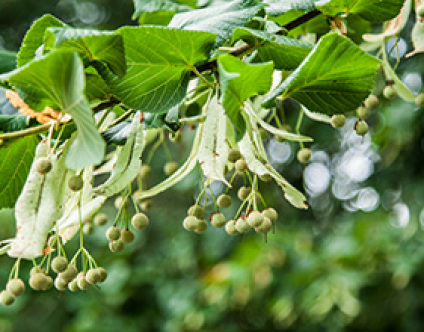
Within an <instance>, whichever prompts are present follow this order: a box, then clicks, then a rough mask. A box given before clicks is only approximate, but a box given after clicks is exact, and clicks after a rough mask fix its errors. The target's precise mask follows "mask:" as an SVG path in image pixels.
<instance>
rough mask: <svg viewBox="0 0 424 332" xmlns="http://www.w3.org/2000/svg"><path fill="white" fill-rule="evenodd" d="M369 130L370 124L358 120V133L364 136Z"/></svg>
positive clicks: (356, 129) (356, 125)
mask: <svg viewBox="0 0 424 332" xmlns="http://www.w3.org/2000/svg"><path fill="white" fill-rule="evenodd" d="M368 130H369V128H368V124H367V123H366V122H365V121H363V120H360V121H358V122H356V124H355V131H356V133H357V134H358V135H361V136H364V135H365V134H366V133H367V132H368Z"/></svg>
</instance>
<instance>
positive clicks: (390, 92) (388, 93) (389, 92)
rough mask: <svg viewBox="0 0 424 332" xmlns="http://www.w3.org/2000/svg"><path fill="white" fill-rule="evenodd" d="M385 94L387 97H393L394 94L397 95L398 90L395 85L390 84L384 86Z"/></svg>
mask: <svg viewBox="0 0 424 332" xmlns="http://www.w3.org/2000/svg"><path fill="white" fill-rule="evenodd" d="M383 96H384V97H385V98H387V99H392V98H393V97H394V96H396V90H395V88H394V87H393V85H388V86H386V87H385V88H384V90H383Z"/></svg>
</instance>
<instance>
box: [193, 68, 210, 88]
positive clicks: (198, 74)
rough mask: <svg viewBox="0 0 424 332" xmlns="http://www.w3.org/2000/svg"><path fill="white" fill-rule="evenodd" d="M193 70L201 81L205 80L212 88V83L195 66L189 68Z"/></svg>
mask: <svg viewBox="0 0 424 332" xmlns="http://www.w3.org/2000/svg"><path fill="white" fill-rule="evenodd" d="M191 70H193V73H195V74H196V76H197V77H199V78H200V79H201V80H202V81H203V82H205V83H206V84H207V85H208V86H209V87H210V88H212V89H213V88H214V86H213V84H212V83H211V82H209V81H208V80H207V79H206V78H205V77H204V76H203V75H202V74H201V73H200V72H199V71H198V70H197V68H196V67H195V66H193V67H192V68H191Z"/></svg>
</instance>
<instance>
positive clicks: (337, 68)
mask: <svg viewBox="0 0 424 332" xmlns="http://www.w3.org/2000/svg"><path fill="white" fill-rule="evenodd" d="M379 65H380V61H379V60H378V59H377V58H374V57H372V56H370V55H368V54H366V53H365V52H364V51H362V50H361V49H360V48H359V47H358V46H356V45H355V44H354V43H352V42H351V41H350V40H349V39H348V38H346V37H343V36H341V35H339V34H336V33H329V34H327V35H325V36H324V37H322V38H321V40H320V41H319V42H318V44H317V45H316V46H315V47H314V49H313V50H312V52H311V53H310V54H309V55H308V57H307V58H306V59H305V60H304V61H303V62H302V64H301V65H300V66H299V67H298V68H297V69H296V70H295V71H294V72H293V73H292V74H290V76H289V77H288V78H287V79H286V80H285V81H284V82H283V83H281V84H280V85H279V86H278V87H277V88H276V89H275V90H274V91H273V92H272V93H271V94H270V95H269V96H268V97H267V99H266V101H269V100H272V99H274V98H275V97H277V96H279V95H283V97H292V98H294V99H296V100H298V101H299V102H300V103H302V104H304V105H305V106H306V107H307V108H308V109H310V110H311V111H313V112H317V113H323V114H330V115H331V114H340V113H346V112H349V111H352V110H354V109H356V108H357V107H358V106H359V105H360V104H361V102H362V101H363V100H364V99H365V98H366V97H367V96H368V95H369V93H370V91H371V89H372V87H373V85H374V80H375V76H376V73H377V67H378V66H379Z"/></svg>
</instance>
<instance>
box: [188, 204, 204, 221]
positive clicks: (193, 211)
mask: <svg viewBox="0 0 424 332" xmlns="http://www.w3.org/2000/svg"><path fill="white" fill-rule="evenodd" d="M204 212H205V209H204V208H203V206H200V205H197V204H195V205H192V206H190V207H189V209H188V210H187V214H188V215H189V216H195V217H196V218H199V219H202V218H203V216H204Z"/></svg>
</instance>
